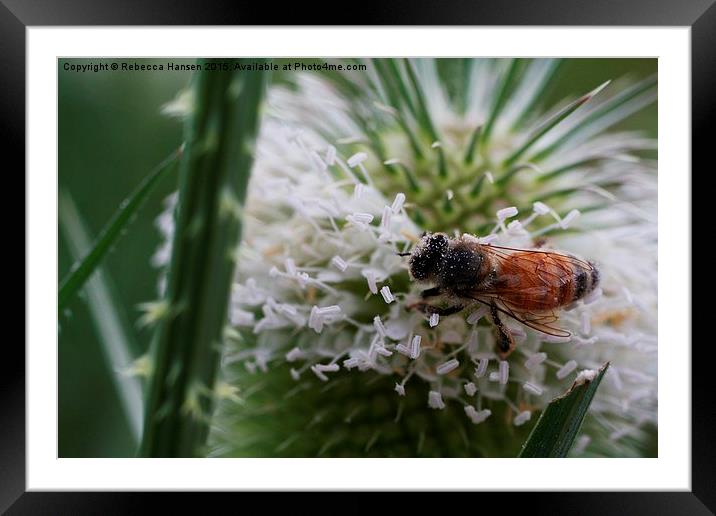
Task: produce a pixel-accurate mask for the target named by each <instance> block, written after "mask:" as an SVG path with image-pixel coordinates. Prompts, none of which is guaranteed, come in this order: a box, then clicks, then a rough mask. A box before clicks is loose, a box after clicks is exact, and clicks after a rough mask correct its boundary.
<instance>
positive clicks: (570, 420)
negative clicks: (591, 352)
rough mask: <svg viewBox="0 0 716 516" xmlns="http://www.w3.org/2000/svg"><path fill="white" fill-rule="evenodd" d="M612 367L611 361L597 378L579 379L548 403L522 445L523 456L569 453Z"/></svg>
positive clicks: (551, 455) (555, 455)
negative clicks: (603, 380) (598, 389)
mask: <svg viewBox="0 0 716 516" xmlns="http://www.w3.org/2000/svg"><path fill="white" fill-rule="evenodd" d="M608 367H609V362H607V363H606V364H604V365H603V366H602V367H601V369H599V372H598V373H597V375H596V376H595V377H594V378H593V379H591V380H590V379H585V380H583V381H581V382H575V383H574V384H573V385H572V387H571V388H570V389H569V390H568V391H567V392H566V393H565V394H564V395H562V396H560V397H558V398H555V399H553V400H552V401H551V402H550V404H549V405H547V408H546V409H544V411H543V412H542V415H541V416H540V418H539V420H538V421H537V424H536V425H535V427H534V428H533V429H532V433H531V434H530V436H529V437H528V438H527V441H525V443H524V445H523V446H522V451H521V452H520V457H531V458H536V457H566V456H567V453H569V450H570V448H571V447H572V444H573V443H574V440H575V439H576V437H577V434H578V433H579V429H580V428H581V427H582V422H583V421H584V416H586V415H587V410H589V405H591V403H592V399H594V394H595V393H596V392H597V388H598V387H599V384H600V383H601V381H602V378H603V377H604V374H605V373H606V372H607V368H608Z"/></svg>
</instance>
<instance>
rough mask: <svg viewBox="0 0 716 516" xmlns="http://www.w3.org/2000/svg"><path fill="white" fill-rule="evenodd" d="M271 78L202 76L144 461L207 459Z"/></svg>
mask: <svg viewBox="0 0 716 516" xmlns="http://www.w3.org/2000/svg"><path fill="white" fill-rule="evenodd" d="M211 61H212V60H204V61H200V64H203V65H206V64H209V63H210V62H211ZM224 62H225V61H224ZM239 62H241V60H238V59H237V60H232V61H231V62H230V66H232V67H233V66H234V65H236V64H238V63H239ZM203 68H206V67H203ZM264 77H265V74H264V73H263V72H255V71H242V70H231V71H216V72H209V71H203V72H198V73H197V74H196V75H195V76H194V84H193V95H194V110H193V112H192V113H191V115H190V116H189V118H188V120H187V123H186V126H185V139H186V148H185V152H184V156H183V157H182V160H181V168H180V177H179V200H178V208H177V209H178V211H177V215H176V230H175V232H174V241H173V252H172V258H171V263H170V267H169V275H168V284H167V295H166V299H165V301H164V303H166V310H165V314H166V315H165V316H164V317H163V318H162V319H160V320H159V321H158V326H157V329H156V334H155V336H154V341H153V344H152V346H153V347H152V353H153V355H152V358H153V366H154V369H153V376H152V378H151V381H150V384H149V387H148V392H147V401H146V413H145V426H144V434H143V439H142V444H141V449H140V454H141V455H142V456H145V457H194V456H199V455H202V454H203V450H202V447H203V445H204V443H205V441H206V437H207V434H208V423H209V419H210V417H211V413H212V405H213V397H214V396H213V389H214V383H215V378H216V375H217V369H218V366H219V359H220V353H221V346H222V332H223V330H224V327H225V324H226V313H227V306H228V300H229V288H230V285H231V279H232V277H233V274H234V269H235V265H236V256H235V252H234V251H235V248H236V245H237V243H238V241H239V238H240V232H241V216H242V207H243V203H244V199H245V196H246V188H247V183H248V178H249V173H250V169H251V165H252V162H253V144H254V140H255V138H256V134H257V130H258V112H259V105H260V103H261V100H262V97H263V91H264Z"/></svg>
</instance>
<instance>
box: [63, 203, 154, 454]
mask: <svg viewBox="0 0 716 516" xmlns="http://www.w3.org/2000/svg"><path fill="white" fill-rule="evenodd" d="M58 209H59V215H60V217H59V219H60V230H61V231H62V235H63V236H64V238H65V241H66V242H67V248H68V250H69V252H70V254H71V255H72V256H73V257H75V258H77V259H79V257H80V256H82V255H83V254H84V253H86V252H87V249H89V247H90V242H91V239H90V235H89V232H88V230H87V228H86V227H85V224H84V222H83V220H82V217H81V216H80V214H79V212H78V211H77V207H76V206H75V203H74V201H73V200H72V197H71V196H70V194H69V193H67V192H64V191H61V192H60V195H59V199H58ZM86 293H87V301H88V302H87V309H88V310H89V313H90V316H91V318H92V323H93V324H94V326H95V328H96V329H97V334H98V336H99V343H100V351H101V354H102V356H103V357H104V361H105V363H106V364H107V369H108V370H109V371H110V372H111V374H110V377H111V379H112V382H113V384H114V387H115V390H116V391H117V397H118V398H119V402H120V404H121V406H122V409H123V412H124V415H125V417H126V419H127V423H128V425H129V428H130V430H131V432H132V438H133V440H134V443H135V445H137V444H139V438H140V435H141V431H142V410H143V408H142V389H141V385H140V382H139V379H138V378H137V377H136V376H130V375H127V374H123V373H121V372H120V371H121V370H122V369H126V368H128V367H129V366H130V365H131V364H132V363H133V361H134V358H135V356H136V355H137V354H138V351H139V346H138V345H137V344H136V342H135V340H134V334H133V332H132V328H131V325H130V324H129V322H128V319H127V316H126V314H125V312H124V308H123V306H122V303H121V302H120V301H118V300H117V298H116V296H115V294H114V288H113V286H112V283H111V282H110V279H109V277H108V275H107V274H106V273H105V272H104V270H103V268H102V266H101V265H100V266H97V267H96V268H95V274H94V276H93V277H92V278H91V279H90V280H89V281H88V282H87V289H86Z"/></svg>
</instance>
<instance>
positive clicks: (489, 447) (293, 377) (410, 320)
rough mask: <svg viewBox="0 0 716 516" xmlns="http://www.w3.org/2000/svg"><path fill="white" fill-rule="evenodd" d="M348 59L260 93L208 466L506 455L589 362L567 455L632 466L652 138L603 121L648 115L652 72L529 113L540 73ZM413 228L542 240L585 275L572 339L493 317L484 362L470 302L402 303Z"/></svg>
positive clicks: (649, 345) (649, 399)
mask: <svg viewBox="0 0 716 516" xmlns="http://www.w3.org/2000/svg"><path fill="white" fill-rule="evenodd" d="M333 64H338V62H335V63H333ZM342 64H343V65H344V68H345V64H346V61H343V62H342ZM355 64H365V65H366V70H365V71H349V72H344V71H328V72H326V73H324V74H319V73H305V74H296V75H295V76H294V77H292V78H291V79H290V80H291V83H290V84H288V85H286V84H276V85H274V86H273V88H272V89H271V92H270V94H269V98H268V102H267V109H266V111H265V116H264V120H263V123H262V129H261V134H260V137H259V139H258V141H257V148H256V151H255V154H256V161H255V165H254V170H253V172H252V177H251V182H250V190H249V195H248V200H247V205H246V206H245V209H244V214H245V217H244V232H243V240H242V242H241V245H240V247H239V248H238V249H237V250H236V253H237V254H238V264H239V265H238V272H237V276H236V280H235V282H234V284H233V286H232V288H233V291H232V299H231V306H230V313H229V314H227V327H226V342H225V351H224V357H223V364H222V380H221V382H222V383H221V385H224V386H232V387H233V388H232V389H231V390H230V392H231V393H232V396H230V397H224V398H225V399H223V400H222V402H221V403H220V404H219V406H218V408H217V410H216V413H215V414H214V417H213V430H212V433H211V437H210V446H211V455H213V456H247V455H249V456H305V457H310V456H515V455H516V454H517V452H518V451H519V448H520V445H521V444H522V442H523V441H524V440H525V438H526V437H527V435H528V434H529V430H530V429H531V427H532V425H533V424H534V423H535V421H536V420H537V419H538V417H539V414H540V411H541V410H542V409H543V408H544V407H545V406H546V404H547V403H548V402H549V401H550V400H551V399H552V398H553V397H555V396H557V395H559V394H562V393H563V392H564V391H565V390H567V389H568V388H569V386H570V385H571V383H572V382H573V381H574V379H575V377H576V376H577V375H578V374H579V372H580V371H582V370H585V369H597V368H599V367H600V366H601V365H602V364H603V363H604V362H607V361H609V362H610V363H611V367H610V368H609V370H608V373H607V376H606V378H605V380H604V382H602V385H601V386H600V389H599V391H598V393H597V396H596V398H595V401H594V402H593V404H592V406H591V409H590V415H589V416H588V417H587V419H586V422H585V425H584V427H583V430H582V433H581V437H580V439H579V440H578V442H577V444H576V446H575V448H574V449H573V450H572V454H573V455H577V456H621V457H626V456H642V455H644V454H647V453H649V452H648V448H649V446H651V444H650V443H652V442H653V439H654V432H655V427H656V414H657V411H656V403H657V399H656V393H657V378H656V370H657V369H656V363H657V335H656V328H657V324H656V313H657V306H656V302H657V297H656V293H657V289H656V270H657V269H656V249H657V248H656V245H657V240H656V198H657V197H656V161H655V159H656V157H655V150H656V142H655V140H654V139H652V138H650V137H647V136H645V135H644V134H641V133H638V132H615V131H614V130H613V126H615V125H616V124H617V123H619V122H620V121H622V120H624V119H625V118H627V117H629V116H630V115H632V114H633V113H635V112H636V111H638V110H640V109H641V108H643V107H644V106H646V105H648V104H650V103H652V102H653V101H654V100H655V98H656V92H655V79H653V78H650V79H646V80H644V81H642V82H636V83H633V82H628V81H623V80H617V81H615V82H611V83H605V84H602V85H599V84H595V85H594V89H593V90H592V91H590V92H586V93H585V94H584V95H582V96H581V97H577V98H567V99H564V100H563V101H562V102H559V103H557V104H556V105H544V103H543V102H542V99H543V97H544V95H545V93H546V92H547V91H549V88H550V84H551V83H552V81H553V80H554V78H555V77H556V76H558V75H559V72H560V68H559V67H560V62H559V61H558V60H550V59H538V60H522V59H519V60H489V59H476V60H432V59H416V60H394V59H380V60H373V61H367V62H364V61H360V62H356V63H355ZM181 101H182V102H183V103H187V102H188V105H190V101H187V99H186V98H184V97H182V98H181ZM175 107H176V106H175ZM173 204H174V200H173V199H169V201H168V209H167V212H166V213H165V214H163V215H162V216H161V217H160V218H159V226H160V228H161V229H162V231H163V232H164V233H165V234H166V236H167V237H169V236H170V235H171V232H172V231H173V230H172V217H171V209H172V206H173ZM425 231H428V232H435V231H444V232H446V233H448V234H450V235H453V234H454V235H461V234H463V233H467V234H470V235H473V236H474V237H476V238H480V239H482V241H483V242H492V243H494V244H499V245H506V246H510V247H533V246H534V244H535V241H536V240H538V239H544V240H545V241H546V244H545V245H546V246H547V247H548V248H554V249H559V250H561V251H565V252H569V253H573V254H575V255H578V256H581V257H583V258H586V259H589V260H591V261H593V262H596V263H597V264H598V266H599V268H600V271H601V275H602V281H601V288H600V289H598V290H596V291H595V292H593V293H592V295H590V296H589V297H587V298H586V299H585V300H583V301H580V302H578V303H576V305H575V306H571V307H569V309H568V310H565V311H564V312H563V313H562V314H561V317H560V321H559V325H560V326H561V327H563V328H565V329H567V330H568V331H570V332H571V334H572V336H571V337H570V338H564V339H559V338H554V337H550V336H546V335H544V334H541V333H538V332H536V331H533V330H531V329H529V328H527V327H525V326H522V325H520V324H519V323H517V322H515V321H507V322H508V324H509V326H510V328H511V330H512V332H513V335H514V336H515V339H516V342H517V347H516V350H515V352H514V353H512V355H510V356H509V358H508V359H507V360H505V361H501V360H499V358H498V357H497V355H496V353H495V346H494V334H493V331H492V329H491V326H490V324H489V322H488V321H487V317H486V313H485V312H486V310H484V309H482V308H480V307H479V306H475V307H472V308H471V309H469V310H466V311H465V312H461V313H459V314H456V315H451V316H447V317H437V316H432V317H430V316H426V315H423V314H422V313H419V312H416V311H411V310H407V309H406V305H407V304H409V303H410V302H411V301H414V300H415V299H416V298H417V295H418V293H419V290H420V288H421V286H419V285H416V284H415V283H414V282H412V281H411V280H410V277H409V274H408V270H407V264H406V259H405V258H401V257H400V256H398V254H397V253H401V252H407V251H409V250H410V249H411V247H412V246H413V244H414V243H415V242H416V240H417V239H418V238H419V237H420V235H421V234H422V233H423V232H425ZM166 242H170V239H169V238H166ZM169 252H170V249H169V248H168V244H164V245H163V246H162V247H161V248H160V250H159V251H158V253H157V254H156V255H155V257H154V261H155V263H156V264H157V265H162V264H163V263H166V260H167V257H168V255H169ZM423 288H424V287H423ZM219 397H220V398H221V396H219Z"/></svg>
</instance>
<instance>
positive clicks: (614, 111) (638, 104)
mask: <svg viewBox="0 0 716 516" xmlns="http://www.w3.org/2000/svg"><path fill="white" fill-rule="evenodd" d="M655 86H656V76H653V77H648V78H646V79H644V80H643V81H641V82H638V83H636V84H634V85H633V86H631V87H629V88H627V89H626V90H624V91H622V92H621V93H619V94H617V95H615V96H614V97H612V98H610V99H608V100H606V101H604V102H603V103H602V104H600V105H598V106H597V107H595V109H594V111H592V112H591V113H589V115H587V116H586V117H584V119H582V120H580V121H579V123H577V125H575V126H574V127H572V128H571V129H570V130H569V132H567V133H566V134H565V135H563V136H562V137H561V138H559V139H558V140H556V141H555V142H553V143H551V144H550V145H549V146H547V147H546V148H544V149H542V150H540V151H539V152H538V153H537V154H535V155H534V156H532V157H531V158H530V161H532V162H538V161H542V160H544V159H545V158H547V156H550V155H551V154H553V153H554V152H555V151H556V150H557V149H559V148H560V147H562V145H564V144H565V143H567V142H569V141H571V140H573V139H574V138H576V137H577V136H578V135H580V134H583V133H584V131H588V130H589V128H590V127H592V130H594V126H596V125H597V124H598V123H600V122H601V123H602V124H603V125H602V127H600V129H601V130H604V129H606V128H607V127H610V126H612V125H614V124H616V123H617V122H619V121H621V120H623V119H625V118H626V117H628V116H630V115H631V114H632V113H634V112H636V111H637V110H639V109H641V108H642V107H644V106H645V105H646V104H647V103H648V102H650V98H652V97H651V95H652V94H651V90H652V88H654V87H655ZM610 117H611V118H610Z"/></svg>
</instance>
